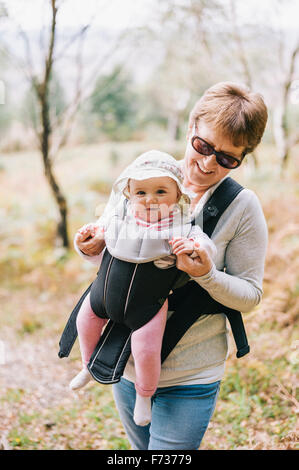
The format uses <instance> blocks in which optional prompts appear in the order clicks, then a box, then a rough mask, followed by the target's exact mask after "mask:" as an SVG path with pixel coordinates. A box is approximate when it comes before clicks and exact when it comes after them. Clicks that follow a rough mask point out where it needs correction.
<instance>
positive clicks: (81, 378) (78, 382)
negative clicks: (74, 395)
mask: <svg viewBox="0 0 299 470" xmlns="http://www.w3.org/2000/svg"><path fill="white" fill-rule="evenodd" d="M91 379H92V376H91V375H90V373H89V370H88V369H87V368H86V367H84V369H82V370H81V372H79V374H77V375H76V377H74V378H73V380H72V381H71V382H70V384H69V388H70V389H71V390H78V389H79V388H82V387H84V386H85V385H86V384H87V383H88V382H89V381H90V380H91Z"/></svg>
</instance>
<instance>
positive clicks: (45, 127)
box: [38, 84, 69, 248]
mask: <svg viewBox="0 0 299 470" xmlns="http://www.w3.org/2000/svg"><path fill="white" fill-rule="evenodd" d="M38 97H39V104H40V110H41V122H42V131H41V134H40V145H41V152H42V156H43V163H44V170H45V176H46V178H47V181H48V183H49V185H50V187H51V190H52V192H53V195H54V198H55V201H56V203H57V206H58V211H59V221H58V225H57V236H58V238H59V239H60V240H61V241H62V246H64V247H65V248H69V237H68V231H67V202H66V198H65V197H64V195H63V193H62V191H61V189H60V187H59V185H58V183H57V181H56V178H55V176H54V173H53V168H52V161H51V158H50V156H49V141H50V135H51V124H50V115H49V96H48V84H46V85H45V84H44V85H43V86H41V87H40V88H39V92H38Z"/></svg>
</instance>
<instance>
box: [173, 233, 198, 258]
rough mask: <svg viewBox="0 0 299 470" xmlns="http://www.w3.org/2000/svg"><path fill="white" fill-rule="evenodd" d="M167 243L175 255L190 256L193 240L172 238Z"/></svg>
mask: <svg viewBox="0 0 299 470" xmlns="http://www.w3.org/2000/svg"><path fill="white" fill-rule="evenodd" d="M169 243H170V245H171V246H172V252H173V253H174V254H175V255H181V254H182V253H185V254H187V255H190V254H192V253H193V251H194V240H192V239H190V238H183V237H173V238H172V239H171V240H170V241H169Z"/></svg>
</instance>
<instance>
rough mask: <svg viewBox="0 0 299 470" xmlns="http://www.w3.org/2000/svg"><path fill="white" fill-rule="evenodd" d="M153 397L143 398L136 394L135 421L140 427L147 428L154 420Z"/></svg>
mask: <svg viewBox="0 0 299 470" xmlns="http://www.w3.org/2000/svg"><path fill="white" fill-rule="evenodd" d="M151 405H152V404H151V397H142V396H141V395H139V394H138V393H136V403H135V408H134V421H135V423H136V424H137V425H138V426H146V425H147V424H149V423H150V422H151V420H152V406H151Z"/></svg>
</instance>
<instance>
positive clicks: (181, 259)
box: [176, 242, 213, 277]
mask: <svg viewBox="0 0 299 470" xmlns="http://www.w3.org/2000/svg"><path fill="white" fill-rule="evenodd" d="M194 251H195V252H196V254H197V256H196V258H191V256H189V255H187V254H185V253H182V254H180V255H177V260H176V266H177V268H178V269H180V270H181V271H184V272H185V273H187V274H189V276H191V277H199V276H204V275H205V274H208V272H210V271H211V269H212V267H213V262H212V260H211V258H210V256H209V254H208V252H207V251H206V250H205V249H204V248H201V247H200V246H199V243H197V242H195V243H194Z"/></svg>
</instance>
